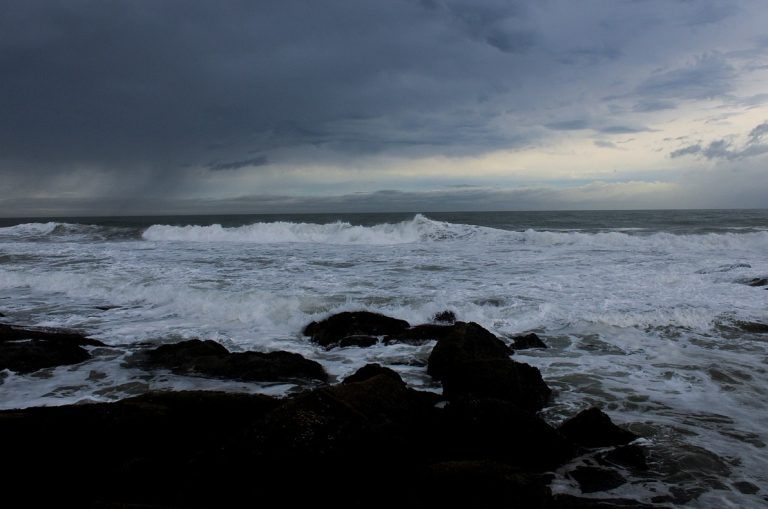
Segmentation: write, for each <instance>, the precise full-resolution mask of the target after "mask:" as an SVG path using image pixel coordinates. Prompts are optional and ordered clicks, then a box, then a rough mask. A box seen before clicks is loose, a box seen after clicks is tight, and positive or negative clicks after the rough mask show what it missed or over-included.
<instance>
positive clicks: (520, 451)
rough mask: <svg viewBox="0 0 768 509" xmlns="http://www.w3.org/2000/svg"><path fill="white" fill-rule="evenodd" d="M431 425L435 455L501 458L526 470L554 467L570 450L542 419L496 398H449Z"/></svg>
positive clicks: (566, 442) (500, 459)
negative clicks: (447, 403)
mask: <svg viewBox="0 0 768 509" xmlns="http://www.w3.org/2000/svg"><path fill="white" fill-rule="evenodd" d="M432 429H433V433H434V434H433V436H432V438H431V440H430V442H428V443H431V444H433V445H432V447H433V448H434V455H436V456H438V457H439V456H440V455H444V457H445V458H450V459H464V460H481V459H489V460H494V461H501V462H504V463H506V464H509V465H514V466H515V467H516V468H517V469H518V470H520V471H526V472H540V471H545V470H551V469H554V468H556V467H557V466H558V465H560V464H562V463H563V462H564V461H566V460H567V459H569V458H570V457H571V456H572V452H573V451H572V447H571V445H570V443H569V442H568V441H567V440H566V439H565V438H564V437H563V436H562V435H560V433H558V432H557V431H556V430H555V429H554V428H553V427H552V426H550V425H549V424H547V423H546V422H545V421H544V420H543V419H541V418H540V417H538V416H536V415H534V414H532V413H530V412H529V411H526V410H524V409H521V408H519V407H518V406H516V405H514V404H512V403H510V402H508V401H502V400H499V399H491V398H480V399H473V398H462V399H459V400H455V401H452V402H451V403H450V404H449V405H447V406H446V407H445V408H444V409H443V410H442V413H441V415H440V419H439V420H438V421H437V422H436V423H435V424H434V425H433V427H432Z"/></svg>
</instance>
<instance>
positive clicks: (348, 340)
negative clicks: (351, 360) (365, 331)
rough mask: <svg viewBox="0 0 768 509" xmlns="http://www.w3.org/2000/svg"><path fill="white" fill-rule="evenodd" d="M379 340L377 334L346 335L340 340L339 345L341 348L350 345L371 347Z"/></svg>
mask: <svg viewBox="0 0 768 509" xmlns="http://www.w3.org/2000/svg"><path fill="white" fill-rule="evenodd" d="M378 342H379V338H377V337H376V336H362V335H359V336H346V337H345V338H343V339H342V340H341V341H339V346H340V347H341V348H346V347H349V346H358V347H363V348H365V347H369V346H373V345H375V344H376V343H378Z"/></svg>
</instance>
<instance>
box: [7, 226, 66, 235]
mask: <svg viewBox="0 0 768 509" xmlns="http://www.w3.org/2000/svg"><path fill="white" fill-rule="evenodd" d="M59 224H61V223H53V222H49V223H24V224H17V225H15V226H7V227H5V228H0V235H2V236H7V237H32V236H41V235H48V234H50V233H52V232H53V231H54V230H55V229H56V227H57V226H59Z"/></svg>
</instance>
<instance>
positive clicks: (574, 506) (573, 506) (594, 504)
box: [550, 494, 668, 509]
mask: <svg viewBox="0 0 768 509" xmlns="http://www.w3.org/2000/svg"><path fill="white" fill-rule="evenodd" d="M550 508H551V509H667V508H668V506H660V505H650V504H644V503H642V502H638V501H637V500H632V499H629V498H582V497H576V496H573V495H565V494H558V495H555V496H554V497H553V500H552V504H551V505H550Z"/></svg>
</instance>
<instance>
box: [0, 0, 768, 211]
mask: <svg viewBox="0 0 768 509" xmlns="http://www.w3.org/2000/svg"><path fill="white" fill-rule="evenodd" d="M745 9H751V10H752V11H754V12H753V14H754V15H752V16H751V17H752V18H759V16H760V15H761V14H765V13H766V12H767V11H768V10H767V9H766V8H765V7H762V6H761V4H760V3H759V2H755V1H752V0H750V1H749V2H734V1H730V0H697V1H683V0H681V1H674V2H670V1H668V0H645V1H635V0H591V1H590V2H588V6H587V7H585V6H584V5H582V4H579V3H577V2H572V1H566V0H550V1H547V2H542V1H540V0H421V1H419V0H390V1H379V0H355V1H348V0H326V1H324V2H311V1H303V0H260V1H246V0H222V1H219V2H211V1H207V0H206V1H203V0H163V1H143V2H133V1H128V0H125V1H117V0H38V1H16V0H0V192H4V193H8V192H13V193H19V194H23V193H26V195H25V196H26V197H27V198H30V199H31V198H35V199H37V198H38V197H40V196H44V195H54V194H62V193H73V194H77V193H81V194H82V193H85V192H86V191H81V190H82V189H85V188H87V189H92V190H91V191H88V192H90V193H104V191H103V189H108V188H110V186H111V188H112V189H113V190H114V189H116V188H120V190H119V192H115V191H113V192H111V193H107V194H110V195H111V196H114V195H127V194H129V193H132V196H146V195H149V194H153V193H154V194H155V195H158V196H161V195H168V194H169V193H174V195H175V194H179V195H183V193H185V192H189V195H190V196H191V195H193V194H194V193H197V194H198V195H199V194H201V193H200V189H199V187H195V185H194V183H193V180H194V179H198V182H208V181H206V180H205V179H206V178H207V177H206V175H207V176H211V175H213V176H214V177H215V178H218V179H222V180H223V179H225V178H234V177H236V176H237V175H239V174H241V173H243V172H254V173H256V172H268V171H270V169H271V168H273V167H274V168H287V167H301V166H302V165H311V164H315V163H328V165H330V166H332V165H334V164H337V165H339V166H344V165H346V166H344V167H350V168H355V169H356V171H357V169H359V168H360V167H362V166H363V165H358V164H357V163H358V160H359V158H365V157H375V156H394V157H399V158H401V159H402V160H403V161H406V163H403V164H404V165H407V160H408V159H409V158H414V157H421V156H441V157H453V156H480V155H483V154H485V153H488V152H492V151H497V150H508V149H516V148H521V147H526V148H529V147H531V146H544V144H545V142H546V141H548V140H553V139H554V140H556V139H557V138H558V137H560V136H566V135H568V136H570V135H573V136H578V135H579V133H567V132H566V131H578V130H591V131H593V133H595V134H597V135H600V136H601V137H609V136H610V135H614V134H627V133H635V132H640V131H650V130H651V129H652V127H654V126H653V125H650V124H649V127H646V125H644V124H646V123H647V122H646V120H644V119H642V120H638V119H637V118H634V117H633V115H637V114H646V113H652V112H656V111H662V110H667V109H675V108H681V107H682V106H683V105H684V104H685V102H686V101H690V100H700V99H713V98H721V99H722V98H723V97H726V96H728V97H729V98H730V99H729V100H730V101H731V103H732V104H736V102H738V101H739V100H740V101H742V103H743V104H746V103H747V102H750V101H751V104H755V105H759V104H763V103H765V102H766V99H765V97H764V94H763V95H760V94H758V95H755V96H753V97H751V98H743V99H738V98H734V97H732V96H731V95H730V94H732V93H733V89H734V83H735V82H736V80H737V79H738V78H739V65H737V63H735V61H736V60H738V59H741V60H739V61H741V62H746V63H744V66H747V65H752V67H751V68H754V69H756V68H757V67H758V66H759V65H760V64H763V63H764V62H762V61H760V55H762V54H764V48H762V47H761V44H763V43H764V41H765V40H768V39H760V38H758V37H753V38H751V39H749V40H750V41H751V42H750V44H751V46H750V45H745V44H742V43H741V42H739V43H738V44H735V45H734V44H730V43H731V39H730V38H731V37H737V36H739V37H740V32H737V31H734V30H733V27H732V26H730V25H729V26H728V29H724V30H721V29H720V28H721V27H722V26H724V24H725V23H728V22H729V20H730V19H731V18H734V17H736V16H738V15H739V13H740V12H741V11H744V10H745ZM759 35H762V34H759ZM745 37H746V36H745ZM745 40H746V39H745ZM729 44H730V45H729ZM766 44H768V43H766ZM720 47H722V48H723V50H722V53H718V52H717V51H718V48H720ZM736 50H739V51H740V53H738V54H737V53H736ZM749 59H752V60H754V62H752V60H750V61H749V62H747V60H749ZM654 69H655V70H654ZM606 97H607V99H606ZM758 134H760V133H758ZM602 135H604V136H602ZM614 141H615V140H614ZM603 143H605V145H603V146H606V147H607V146H608V145H607V143H612V142H610V141H608V140H603ZM753 145H754V146H758V145H759V143H757V142H755V143H754V144H753ZM666 150H668V149H666ZM706 150H707V148H706V147H702V148H701V154H699V156H702V154H704V153H705V152H706ZM723 150H731V151H734V150H738V149H734V148H733V147H731V148H728V147H726V148H725V149H723ZM751 150H753V151H754V150H757V149H755V148H752V149H751ZM713 157H715V156H713ZM196 170H200V171H197V172H196ZM227 170H229V171H227ZM238 170H239V171H238ZM360 171H364V170H360ZM201 175H202V176H201ZM193 191H194V192H193ZM215 192H216V190H215V189H213V190H211V194H212V195H215ZM105 196H106V194H101V195H100V196H99V197H98V198H104V199H105V200H107V199H106V198H105ZM41 199H42V198H41ZM107 201H108V200H107ZM3 203H4V204H6V205H7V204H8V203H10V202H8V200H7V199H6V201H5V202H3ZM92 203H99V202H98V200H97V199H96V198H94V200H93V201H92ZM135 203H136V204H137V205H136V206H137V207H138V206H140V204H139V201H138V200H136V201H135ZM0 205H2V204H0ZM94 206H95V205H94ZM0 212H2V211H0Z"/></svg>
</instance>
